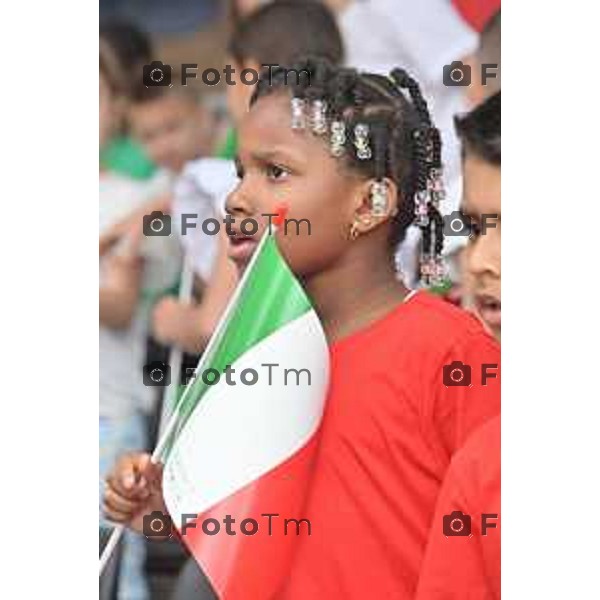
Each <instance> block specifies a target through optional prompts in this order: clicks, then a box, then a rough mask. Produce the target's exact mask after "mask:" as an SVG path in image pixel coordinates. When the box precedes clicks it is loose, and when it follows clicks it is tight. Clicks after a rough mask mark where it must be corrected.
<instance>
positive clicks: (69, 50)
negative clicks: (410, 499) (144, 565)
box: [0, 0, 600, 599]
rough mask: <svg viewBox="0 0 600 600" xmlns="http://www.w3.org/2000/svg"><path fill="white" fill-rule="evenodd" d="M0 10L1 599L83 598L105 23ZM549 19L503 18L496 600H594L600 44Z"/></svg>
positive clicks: (544, 15) (90, 494) (599, 590)
mask: <svg viewBox="0 0 600 600" xmlns="http://www.w3.org/2000/svg"><path fill="white" fill-rule="evenodd" d="M402 1H404V0H402ZM1 6H2V7H1V9H0V10H1V13H0V24H1V25H0V30H1V34H0V49H1V53H0V56H1V58H2V69H1V71H2V91H1V92H0V97H1V101H0V122H1V124H2V127H1V131H0V148H2V149H3V150H4V151H3V152H2V153H1V154H0V156H1V157H2V165H1V167H0V172H1V173H2V179H1V184H0V197H1V199H2V209H3V217H2V219H1V220H0V223H1V224H2V231H1V233H0V252H1V257H2V271H1V283H0V290H1V292H0V293H1V297H2V302H1V305H0V336H1V341H2V342H1V347H2V354H3V356H2V362H3V370H2V375H3V377H2V382H3V384H2V392H1V393H2V412H1V414H2V418H1V419H0V450H1V452H2V454H1V456H2V458H3V464H2V469H1V471H0V473H1V475H0V490H1V491H0V514H1V515H2V526H1V531H2V538H1V541H0V569H1V572H2V580H1V582H0V586H1V589H2V592H3V593H2V596H3V597H5V598H47V597H54V598H75V599H80V598H92V597H94V596H95V594H96V593H97V592H96V591H97V585H98V583H97V580H96V572H97V565H98V562H97V561H98V533H97V493H98V492H97V490H98V480H97V477H98V475H97V471H98V437H97V435H98V434H97V431H98V428H97V415H98V373H97V369H98V366H97V365H98V338H97V336H98V304H97V302H98V301H97V285H98V274H97V270H96V265H97V262H96V261H97V242H96V235H97V230H98V227H97V218H98V216H97V215H98V210H97V202H98V186H97V171H96V164H97V156H98V155H97V152H98V139H97V135H98V134H97V131H98V129H97V121H98V92H97V85H98V84H97V77H98V75H97V73H98V71H97V63H96V61H97V31H98V7H97V5H96V4H95V3H93V2H92V3H85V2H74V1H73V0H71V1H70V2H63V3H56V2H48V3H44V2H37V3H34V4H31V3H24V4H21V5H19V4H17V3H15V2H5V3H3V4H2V5H1ZM556 6H557V7H558V8H559V10H558V12H555V13H553V12H552V11H553V10H554V9H552V8H551V7H550V6H549V4H548V3H543V4H540V3H527V2H516V1H513V2H510V1H506V2H505V3H504V6H503V14H502V21H503V29H504V32H503V33H504V36H503V38H504V51H503V57H502V63H503V64H502V80H503V81H502V83H503V88H504V93H503V120H504V125H505V127H504V130H505V137H504V164H503V175H502V178H503V205H504V206H503V213H504V215H503V216H504V218H503V232H504V240H503V249H502V251H503V262H504V282H503V309H504V330H503V369H502V370H503V374H502V378H503V398H502V400H503V420H502V423H503V425H502V426H503V432H502V433H503V456H502V458H503V497H502V502H503V504H502V536H503V556H502V570H503V579H502V585H503V592H504V597H505V598H518V599H521V598H545V599H546V598H560V599H564V598H582V599H583V598H586V599H587V598H598V597H600V584H599V583H598V578H597V571H598V564H599V560H598V559H599V556H600V552H599V551H598V543H599V539H598V538H599V535H598V533H599V531H598V530H599V527H598V517H597V512H598V510H599V507H600V494H599V489H598V488H599V486H598V479H599V476H600V467H599V464H598V463H599V461H600V452H599V450H600V448H599V447H600V423H599V420H600V419H599V410H598V405H599V404H600V393H599V391H598V388H599V382H598V374H599V373H600V364H599V360H600V352H599V351H598V337H599V331H598V329H599V328H598V320H599V314H600V300H599V298H598V280H599V279H600V274H599V273H598V270H599V268H598V256H599V245H600V238H599V235H598V224H599V223H600V221H599V216H600V215H599V214H598V213H599V210H598V207H599V206H600V189H599V188H600V185H599V183H598V181H599V177H598V175H599V172H600V168H599V166H598V158H599V155H600V151H599V148H598V141H599V140H600V135H599V131H598V92H597V78H598V72H599V69H598V65H597V64H595V62H594V60H595V58H596V57H597V56H598V46H597V41H598V36H599V31H598V20H597V18H595V17H596V15H595V14H592V11H591V7H592V6H593V4H592V3H589V2H581V1H580V2H569V3H568V4H560V5H556ZM432 18H434V17H433V16H432ZM34 358H35V362H32V360H33V359H34Z"/></svg>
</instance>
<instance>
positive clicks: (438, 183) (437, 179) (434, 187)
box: [427, 169, 446, 208]
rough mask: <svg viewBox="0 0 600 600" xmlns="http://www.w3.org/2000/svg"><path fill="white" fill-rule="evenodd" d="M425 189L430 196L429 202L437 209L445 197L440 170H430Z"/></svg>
mask: <svg viewBox="0 0 600 600" xmlns="http://www.w3.org/2000/svg"><path fill="white" fill-rule="evenodd" d="M427 189H428V190H429V193H430V194H431V202H432V203H433V205H434V206H435V207H436V208H437V207H438V206H439V203H440V202H441V201H442V200H443V199H444V198H445V197H446V193H445V192H444V181H443V179H442V170H441V169H431V171H430V172H429V177H428V178H427Z"/></svg>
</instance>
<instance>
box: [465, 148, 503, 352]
mask: <svg viewBox="0 0 600 600" xmlns="http://www.w3.org/2000/svg"><path fill="white" fill-rule="evenodd" d="M500 189H501V188H500V167H499V166H495V165H492V164H490V163H488V162H486V161H484V160H483V159H481V158H479V157H478V156H475V155H473V154H471V153H469V152H467V154H466V157H465V160H464V195H463V204H462V207H461V209H462V212H463V213H464V214H465V215H467V216H469V217H470V218H471V219H472V221H473V222H474V223H475V226H476V227H475V234H474V235H473V237H471V238H470V240H469V244H468V246H467V248H466V250H465V255H464V261H465V262H464V266H465V271H466V277H465V285H466V286H468V288H469V289H468V293H469V295H470V296H471V298H472V300H473V303H474V308H475V310H476V311H477V313H478V314H479V315H480V317H481V319H482V320H483V321H484V323H485V324H486V325H487V327H488V328H489V329H490V331H491V332H492V333H493V334H494V336H495V337H496V338H497V339H498V341H500V325H501V303H500V280H501V277H500V276H501V271H500V234H501V211H500ZM484 215H488V216H487V217H484ZM489 215H494V216H489ZM495 215H497V217H496V216H495Z"/></svg>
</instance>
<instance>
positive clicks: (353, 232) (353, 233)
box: [348, 221, 360, 242]
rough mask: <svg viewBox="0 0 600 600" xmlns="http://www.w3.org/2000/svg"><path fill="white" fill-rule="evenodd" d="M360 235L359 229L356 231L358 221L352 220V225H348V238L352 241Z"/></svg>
mask: <svg viewBox="0 0 600 600" xmlns="http://www.w3.org/2000/svg"><path fill="white" fill-rule="evenodd" d="M359 235H360V231H358V223H357V222H356V221H354V222H353V223H352V225H350V233H349V234H348V239H349V240H350V241H351V242H353V241H354V240H355V239H357V238H358V236H359Z"/></svg>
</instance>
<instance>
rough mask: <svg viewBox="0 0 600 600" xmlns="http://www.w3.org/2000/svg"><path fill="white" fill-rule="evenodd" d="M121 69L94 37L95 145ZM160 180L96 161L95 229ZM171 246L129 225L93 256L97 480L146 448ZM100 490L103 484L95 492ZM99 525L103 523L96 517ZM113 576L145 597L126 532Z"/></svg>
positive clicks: (116, 119) (151, 193)
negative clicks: (151, 352)
mask: <svg viewBox="0 0 600 600" xmlns="http://www.w3.org/2000/svg"><path fill="white" fill-rule="evenodd" d="M125 81H126V75H125V73H124V72H123V71H122V70H121V67H120V64H119V61H118V57H117V56H116V55H115V53H113V52H112V49H111V48H110V47H109V46H108V45H107V44H105V43H104V42H103V41H102V40H101V42H100V149H101V150H102V149H103V148H105V147H106V145H107V144H109V143H110V142H111V140H112V139H113V138H114V136H115V135H118V134H119V132H121V131H122V122H123V118H124V114H125V110H126V103H127V86H126V83H125ZM164 184H165V181H164V179H162V178H159V179H156V178H152V179H147V180H143V181H142V180H136V179H133V178H131V177H128V176H125V175H124V174H122V173H116V172H114V171H112V170H107V169H106V168H105V165H104V164H103V163H102V162H101V163H100V196H99V210H100V219H99V223H100V234H101V235H102V233H104V232H106V231H107V230H109V229H110V228H111V227H113V226H114V225H115V223H118V222H121V221H124V220H126V219H128V218H129V216H130V215H131V214H132V213H134V212H135V211H136V210H138V209H139V208H140V207H141V206H143V205H144V204H145V203H146V202H148V201H149V200H150V199H151V198H154V197H155V196H156V195H157V194H160V193H161V192H162V191H164V189H165V185H164ZM179 265H180V256H179V252H178V249H177V246H176V245H174V244H173V242H172V241H171V240H169V239H168V238H154V239H152V240H148V241H146V240H144V241H143V242H142V240H141V238H140V237H139V234H138V232H137V231H136V230H127V229H124V230H123V231H122V232H121V234H120V235H119V236H117V237H115V238H114V239H113V240H112V243H111V245H110V247H109V248H107V249H106V251H105V253H104V255H103V256H102V257H101V260H100V290H99V312H100V331H99V344H100V346H99V356H100V365H99V375H100V410H99V417H100V420H99V432H100V479H101V481H102V480H103V479H104V476H105V474H106V473H107V471H108V470H110V469H111V468H112V467H113V463H114V460H115V457H116V456H118V455H119V454H121V453H122V452H124V451H127V450H134V449H137V450H141V449H144V448H146V423H145V416H146V415H147V414H148V412H149V411H150V410H151V408H152V406H151V404H152V395H151V393H150V392H151V388H147V387H146V386H145V385H144V384H143V379H142V367H143V364H144V362H145V349H146V348H145V346H146V338H147V335H148V330H149V319H150V311H151V307H152V304H153V303H154V302H155V301H156V298H157V297H159V296H160V295H162V294H164V292H165V291H166V290H167V289H169V288H170V287H171V286H172V285H173V284H174V283H175V281H176V279H177V276H178V272H179V268H180V267H179ZM101 493H102V490H101ZM102 525H103V526H105V527H106V525H107V524H106V523H105V522H102ZM125 549H126V551H125V552H124V555H123V563H122V568H121V570H120V580H119V592H118V597H119V599H127V600H131V599H134V598H135V599H140V600H143V599H145V598H147V597H148V592H147V588H146V584H145V580H144V576H143V567H144V557H145V553H144V542H143V539H141V538H138V537H136V536H135V535H133V534H129V535H128V536H126V538H125Z"/></svg>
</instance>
